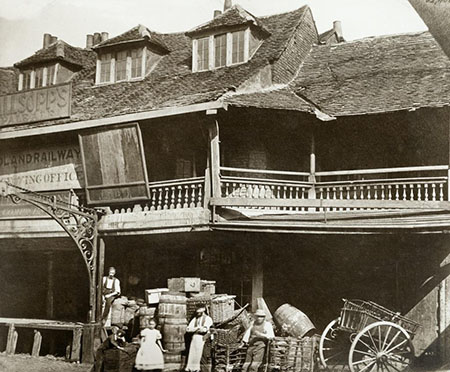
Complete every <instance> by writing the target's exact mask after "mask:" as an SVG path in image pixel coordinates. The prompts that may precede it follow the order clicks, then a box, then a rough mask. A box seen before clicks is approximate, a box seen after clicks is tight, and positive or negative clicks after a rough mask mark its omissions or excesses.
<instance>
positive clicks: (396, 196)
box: [395, 183, 400, 200]
mask: <svg viewBox="0 0 450 372" xmlns="http://www.w3.org/2000/svg"><path fill="white" fill-rule="evenodd" d="M398 190H399V185H398V183H396V184H395V200H399V198H400V195H399V193H398Z"/></svg>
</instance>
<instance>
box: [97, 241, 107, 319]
mask: <svg viewBox="0 0 450 372" xmlns="http://www.w3.org/2000/svg"><path fill="white" fill-rule="evenodd" d="M104 272H105V240H104V239H103V238H99V244H98V269H97V306H96V309H97V316H96V320H97V322H100V321H101V319H102V284H103V282H102V281H103V274H104Z"/></svg>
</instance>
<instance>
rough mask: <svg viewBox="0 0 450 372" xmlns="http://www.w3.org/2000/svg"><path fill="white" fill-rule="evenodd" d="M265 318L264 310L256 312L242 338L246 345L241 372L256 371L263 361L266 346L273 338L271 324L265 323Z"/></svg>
mask: <svg viewBox="0 0 450 372" xmlns="http://www.w3.org/2000/svg"><path fill="white" fill-rule="evenodd" d="M265 318H266V314H265V312H264V310H262V309H258V310H256V312H255V320H254V322H253V323H252V325H251V326H250V327H249V328H248V329H247V331H246V332H245V334H244V337H243V338H242V343H243V344H248V348H247V354H246V356H245V362H244V365H243V366H242V372H257V371H258V369H259V367H260V366H261V364H262V363H263V361H264V354H265V352H266V347H267V344H268V343H269V341H270V340H272V339H273V338H275V334H274V332H273V327H272V324H270V323H269V322H267V321H266V320H265Z"/></svg>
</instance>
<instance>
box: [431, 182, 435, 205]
mask: <svg viewBox="0 0 450 372" xmlns="http://www.w3.org/2000/svg"><path fill="white" fill-rule="evenodd" d="M431 200H432V201H436V184H435V183H432V184H431Z"/></svg>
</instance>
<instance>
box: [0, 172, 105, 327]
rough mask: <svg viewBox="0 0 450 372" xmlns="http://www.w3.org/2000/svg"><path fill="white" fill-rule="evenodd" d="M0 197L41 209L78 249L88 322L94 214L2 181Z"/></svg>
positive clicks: (92, 302) (92, 312)
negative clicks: (84, 272)
mask: <svg viewBox="0 0 450 372" xmlns="http://www.w3.org/2000/svg"><path fill="white" fill-rule="evenodd" d="M0 196H3V197H9V198H10V199H11V201H12V202H13V203H16V204H17V203H20V202H21V201H25V202H27V203H30V204H32V205H34V206H35V207H37V208H39V209H41V210H42V211H44V212H45V213H46V214H48V215H49V216H50V217H52V218H53V219H54V220H55V221H56V222H57V223H58V224H59V225H60V226H61V227H62V228H63V229H64V231H66V232H67V234H68V235H69V236H70V238H71V239H72V240H73V242H74V243H75V245H76V246H77V248H78V249H79V251H80V253H81V255H82V256H83V260H84V262H85V264H86V268H87V271H88V276H89V315H88V321H89V322H90V323H95V319H96V292H97V291H96V288H97V285H96V283H97V281H96V279H97V278H96V275H97V240H98V211H96V210H94V209H90V208H84V207H82V206H79V205H74V204H70V203H66V202H63V201H59V200H57V199H56V197H48V196H44V195H41V194H39V193H35V192H32V191H29V190H26V189H23V188H21V187H18V186H15V185H12V184H10V183H8V182H6V181H2V182H0Z"/></svg>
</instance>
